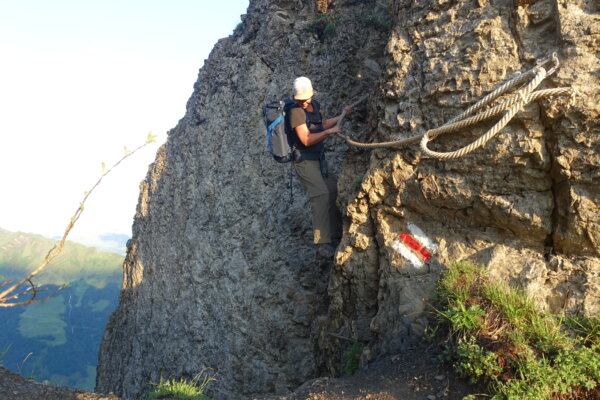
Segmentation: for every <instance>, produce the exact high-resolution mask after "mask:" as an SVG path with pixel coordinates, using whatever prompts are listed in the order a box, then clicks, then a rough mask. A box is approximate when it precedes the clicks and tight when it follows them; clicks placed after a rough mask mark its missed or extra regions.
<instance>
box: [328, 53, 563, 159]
mask: <svg viewBox="0 0 600 400" xmlns="http://www.w3.org/2000/svg"><path fill="white" fill-rule="evenodd" d="M550 63H551V64H550ZM547 64H550V65H547ZM545 66H549V67H550V69H549V70H546V69H545ZM559 66H560V62H559V59H558V56H557V54H556V52H554V53H552V55H551V56H550V57H548V58H547V59H545V60H543V61H542V62H541V63H539V64H538V65H536V66H535V67H534V68H532V69H531V70H529V71H527V72H525V73H523V74H521V75H519V76H517V77H516V78H514V79H512V80H510V81H508V82H506V83H504V84H502V85H500V86H499V87H497V88H496V89H495V90H494V91H492V92H491V93H489V94H488V95H486V96H485V97H483V98H482V99H481V100H479V101H478V102H477V103H475V104H474V105H472V106H471V107H469V108H468V109H467V110H465V111H464V112H463V113H461V114H460V115H458V116H456V117H454V118H452V119H451V120H450V121H448V122H447V123H446V124H444V125H442V126H441V127H438V128H435V129H430V130H428V131H427V132H425V133H424V134H423V135H417V136H414V137H410V138H406V139H401V140H395V141H390V142H380V143H361V142H356V141H353V140H352V139H350V138H349V137H347V136H344V135H342V134H341V133H338V134H337V136H338V137H340V138H341V139H343V140H345V141H346V142H347V143H348V144H350V145H354V146H357V147H362V148H378V147H394V148H398V147H404V146H407V145H410V144H413V143H417V142H420V147H421V150H422V151H423V153H425V154H426V155H428V156H430V157H433V158H437V159H454V158H459V157H462V156H464V155H467V154H469V153H471V152H473V151H475V150H477V149H479V148H480V147H483V146H484V145H485V144H486V143H487V142H488V141H490V140H491V139H492V138H493V137H494V136H496V134H498V132H500V130H502V129H503V128H504V127H505V126H506V125H507V124H508V123H509V122H510V120H511V119H512V118H513V117H514V116H515V115H516V114H517V113H518V112H519V111H521V110H522V109H523V107H525V106H526V105H527V104H529V103H530V102H532V101H535V100H537V99H539V98H541V97H544V96H561V95H567V94H572V92H573V91H572V89H571V88H568V87H563V88H555V89H544V90H537V91H534V90H535V89H536V88H537V87H538V86H539V84H540V83H541V82H542V81H543V80H544V79H545V78H547V77H548V76H549V75H552V74H553V73H555V72H556V70H557V69H558V67H559ZM525 82H528V83H527V84H526V85H525V86H524V87H522V88H521V89H519V90H517V91H516V92H515V93H513V94H512V95H511V96H510V97H509V98H508V99H506V100H504V101H502V102H501V103H500V104H498V105H496V106H493V107H492V108H490V109H488V110H486V111H483V112H480V113H479V114H475V115H473V114H474V113H476V112H479V111H480V110H482V109H483V108H484V107H486V106H487V105H489V104H490V103H492V102H493V101H494V100H496V99H497V98H498V97H500V96H501V95H503V94H505V93H507V92H509V91H510V90H511V89H514V88H515V87H518V86H521V85H523V84H525ZM364 99H365V98H362V99H360V100H359V101H357V102H356V103H354V104H358V103H359V102H361V101H363V100H364ZM502 112H504V115H503V116H502V118H501V119H500V120H499V121H498V122H496V124H494V126H493V127H492V128H490V129H489V130H488V131H487V132H486V133H485V134H483V135H482V136H481V137H479V138H478V139H477V140H475V141H473V142H472V143H470V144H468V145H466V146H464V147H462V148H460V149H458V150H455V151H449V152H437V151H433V150H431V149H429V148H428V147H427V144H428V143H429V142H430V141H431V140H433V139H434V138H435V137H436V136H438V135H441V134H442V133H447V132H453V131H457V130H459V129H463V128H465V127H467V126H470V125H474V124H476V123H478V122H481V121H484V120H486V119H488V118H490V117H492V116H494V115H497V114H500V113H502ZM345 115H346V113H345V111H344V112H342V114H341V116H340V119H339V120H338V122H337V125H338V126H340V125H341V122H342V120H343V119H344V117H345Z"/></svg>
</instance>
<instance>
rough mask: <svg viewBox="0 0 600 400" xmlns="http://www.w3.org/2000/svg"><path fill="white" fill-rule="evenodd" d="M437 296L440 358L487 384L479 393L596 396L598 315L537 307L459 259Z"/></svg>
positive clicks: (496, 397)
mask: <svg viewBox="0 0 600 400" xmlns="http://www.w3.org/2000/svg"><path fill="white" fill-rule="evenodd" d="M436 294H437V302H438V304H439V306H438V307H439V308H438V310H437V316H438V319H439V321H440V322H441V323H442V324H443V325H445V326H447V327H448V331H449V336H448V339H447V344H446V346H445V351H444V354H443V357H442V358H443V359H444V360H446V361H450V362H451V363H452V364H453V366H454V368H455V369H456V370H457V372H459V373H460V374H462V375H463V376H465V377H467V378H469V379H470V380H472V381H473V382H476V381H480V382H481V381H483V382H485V383H487V384H488V385H489V388H490V391H491V395H490V396H486V398H491V399H492V400H505V399H522V400H527V399H531V400H534V399H535V400H574V399H597V398H600V320H599V319H598V318H584V317H581V316H571V317H563V316H559V315H555V314H552V313H550V312H545V311H541V310H538V309H537V308H536V306H535V304H534V302H533V301H531V299H529V298H527V296H526V295H525V294H524V292H523V291H521V290H518V289H514V288H511V287H508V286H503V285H500V284H497V283H494V282H490V280H489V279H488V277H487V276H486V273H485V271H484V269H483V268H482V267H480V266H476V265H473V264H469V263H464V262H461V263H456V264H453V265H451V266H450V267H449V268H448V269H447V271H446V272H445V273H444V275H443V276H442V278H441V279H440V282H439V284H438V287H437V291H436ZM475 398H476V397H474V396H473V395H472V396H471V397H470V399H475Z"/></svg>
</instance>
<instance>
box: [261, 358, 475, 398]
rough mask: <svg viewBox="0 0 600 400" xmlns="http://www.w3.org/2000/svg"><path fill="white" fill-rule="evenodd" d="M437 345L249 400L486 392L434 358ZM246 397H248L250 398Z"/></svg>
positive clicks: (454, 395)
mask: <svg viewBox="0 0 600 400" xmlns="http://www.w3.org/2000/svg"><path fill="white" fill-rule="evenodd" d="M438 354H439V348H436V349H432V348H428V347H426V346H419V347H413V348H410V349H407V350H406V351H404V352H402V353H399V354H396V355H394V356H391V357H386V358H384V359H381V360H378V361H376V362H374V363H373V364H370V365H368V366H367V367H365V368H363V369H361V370H359V371H358V372H357V373H356V374H354V375H352V376H344V377H339V378H317V379H314V380H312V381H309V382H306V383H305V384H304V385H302V386H301V387H300V388H298V389H297V390H295V391H294V392H293V393H290V394H288V395H284V396H261V397H252V398H250V399H251V400H436V399H444V400H460V399H462V398H463V397H464V396H467V395H469V394H477V393H486V391H485V388H484V387H482V386H477V385H472V384H470V383H469V382H468V381H466V380H465V379H462V378H460V377H458V376H457V375H456V373H454V371H453V370H452V368H451V367H450V366H448V365H444V364H441V363H440V362H439V361H438V360H437V355H438ZM250 399H249V400H250Z"/></svg>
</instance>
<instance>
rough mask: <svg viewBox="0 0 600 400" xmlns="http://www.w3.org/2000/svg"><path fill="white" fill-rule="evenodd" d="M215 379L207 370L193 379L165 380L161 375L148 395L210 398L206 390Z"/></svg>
mask: <svg viewBox="0 0 600 400" xmlns="http://www.w3.org/2000/svg"><path fill="white" fill-rule="evenodd" d="M215 380H216V378H215V377H214V376H209V375H208V374H206V371H202V372H200V373H199V374H198V375H196V376H195V377H194V379H192V380H191V381H188V380H186V379H183V378H182V379H179V380H175V379H168V380H164V379H163V378H162V377H161V378H160V381H159V382H158V383H152V384H151V385H152V386H154V388H155V389H154V391H152V392H151V393H150V394H149V395H148V399H149V400H151V399H173V400H209V399H210V398H209V397H208V396H207V395H206V394H204V390H205V389H206V386H208V384H209V383H211V382H212V381H215Z"/></svg>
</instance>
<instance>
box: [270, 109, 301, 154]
mask: <svg viewBox="0 0 600 400" xmlns="http://www.w3.org/2000/svg"><path fill="white" fill-rule="evenodd" d="M294 107H298V104H296V102H295V101H294V100H292V99H284V100H276V101H272V102H270V103H268V104H267V105H265V108H264V109H263V119H264V121H265V126H266V127H267V149H268V150H269V153H271V155H272V156H273V159H275V161H277V162H280V163H288V162H291V161H294V160H295V159H296V151H295V149H294V138H293V136H292V132H291V129H290V124H289V122H288V121H287V117H286V114H287V113H288V112H289V111H290V110H291V109H292V108H294Z"/></svg>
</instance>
